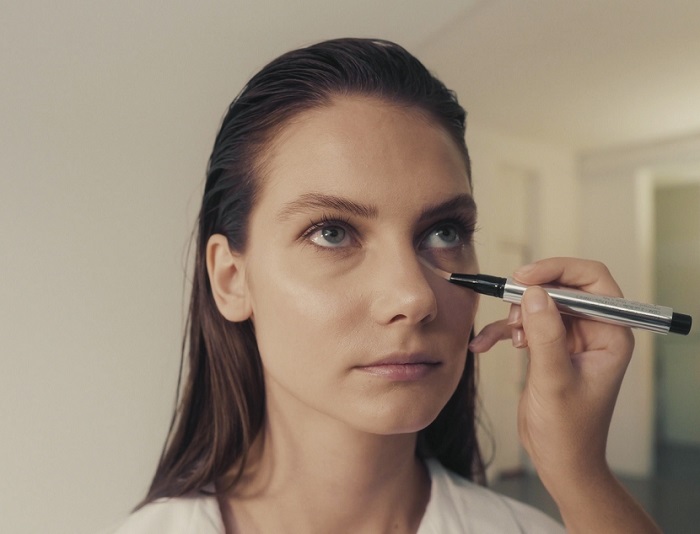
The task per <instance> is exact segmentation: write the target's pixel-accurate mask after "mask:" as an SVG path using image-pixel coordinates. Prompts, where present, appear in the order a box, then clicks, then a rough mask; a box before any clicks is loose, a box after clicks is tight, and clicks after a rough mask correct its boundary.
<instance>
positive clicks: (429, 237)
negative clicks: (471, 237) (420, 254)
mask: <svg viewBox="0 0 700 534" xmlns="http://www.w3.org/2000/svg"><path fill="white" fill-rule="evenodd" d="M468 234H469V232H468V231H467V230H466V229H464V228H462V226H461V225H459V224H455V223H440V224H439V225H437V226H434V227H433V228H431V229H430V230H429V231H428V233H427V234H426V235H425V237H424V238H423V240H422V241H421V243H420V248H421V249H430V248H455V247H459V246H461V245H463V244H464V242H465V239H466V237H467V236H468Z"/></svg>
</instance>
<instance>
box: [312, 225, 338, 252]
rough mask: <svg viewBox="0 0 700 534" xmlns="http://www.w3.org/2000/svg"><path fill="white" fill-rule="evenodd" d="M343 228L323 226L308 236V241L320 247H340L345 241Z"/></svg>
mask: <svg viewBox="0 0 700 534" xmlns="http://www.w3.org/2000/svg"><path fill="white" fill-rule="evenodd" d="M346 234H347V232H346V231H345V228H343V227H341V226H331V225H329V226H324V227H322V228H319V229H317V230H316V231H314V232H312V233H311V235H309V240H311V242H312V243H315V244H316V245H318V246H320V247H341V246H343V245H344V244H345V243H344V241H345V240H346Z"/></svg>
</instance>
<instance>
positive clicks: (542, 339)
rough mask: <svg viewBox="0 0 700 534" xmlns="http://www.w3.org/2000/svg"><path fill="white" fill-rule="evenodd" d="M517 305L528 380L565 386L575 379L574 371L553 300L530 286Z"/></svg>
mask: <svg viewBox="0 0 700 534" xmlns="http://www.w3.org/2000/svg"><path fill="white" fill-rule="evenodd" d="M521 307H522V321H523V329H524V331H525V333H526V335H527V344H528V346H529V348H530V378H531V380H533V381H536V382H538V383H540V385H544V384H548V385H550V386H553V387H555V388H559V387H566V386H567V385H568V384H570V383H571V381H572V380H574V379H575V371H574V368H573V365H572V362H571V357H570V355H569V351H568V350H567V346H566V328H565V327H564V323H563V322H562V319H561V315H560V314H559V310H557V307H556V305H555V303H554V301H553V300H552V299H551V298H550V297H549V295H547V293H546V292H545V291H544V290H543V289H542V288H541V287H531V288H529V289H527V290H526V291H525V294H524V295H523V300H522V303H521Z"/></svg>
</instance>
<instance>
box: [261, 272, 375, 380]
mask: <svg viewBox="0 0 700 534" xmlns="http://www.w3.org/2000/svg"><path fill="white" fill-rule="evenodd" d="M255 272H261V271H260V270H256V271H255ZM249 290H250V292H251V296H252V300H253V323H254V325H255V329H256V337H257V339H258V345H259V349H260V354H261V357H262V358H263V363H264V364H268V366H269V365H283V366H284V367H285V368H292V367H296V368H299V364H300V363H301V362H302V361H306V362H310V363H318V362H320V361H323V359H325V358H328V357H330V356H332V355H333V354H334V353H337V352H338V349H339V348H341V347H342V346H343V345H348V344H350V343H351V341H350V340H349V339H348V332H352V331H353V330H355V328H354V327H355V326H356V325H357V323H358V322H360V321H362V317H363V314H362V313H360V312H359V310H358V306H357V305H356V301H357V298H356V296H354V295H353V292H352V290H351V289H348V286H347V285H343V284H340V283H337V284H336V283H333V280H332V279H329V278H324V277H316V276H312V275H311V273H308V272H304V270H296V269H288V270H286V271H285V272H284V273H282V272H280V271H279V270H278V271H276V272H271V270H270V269H268V270H267V274H266V275H264V276H260V277H259V278H254V279H252V280H250V281H249ZM354 303H355V304H354Z"/></svg>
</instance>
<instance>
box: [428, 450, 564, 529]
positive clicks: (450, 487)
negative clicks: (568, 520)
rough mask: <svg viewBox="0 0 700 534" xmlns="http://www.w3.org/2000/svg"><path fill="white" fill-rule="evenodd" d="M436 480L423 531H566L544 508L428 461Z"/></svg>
mask: <svg viewBox="0 0 700 534" xmlns="http://www.w3.org/2000/svg"><path fill="white" fill-rule="evenodd" d="M427 465H428V469H429V471H430V477H431V480H432V485H431V494H430V502H429V503H428V507H427V508H426V511H425V515H424V517H423V522H422V523H421V527H420V530H419V531H418V532H419V534H433V533H435V534H437V533H439V532H517V533H521V532H526V533H543V534H545V533H546V534H549V533H557V534H560V533H563V532H564V527H563V526H562V525H560V524H559V523H558V522H556V521H555V520H554V519H552V518H551V517H549V516H547V515H546V514H544V513H543V512H541V511H539V510H537V509H535V508H533V507H531V506H528V505H526V504H523V503H521V502H518V501H515V500H513V499H510V498H508V497H505V496H503V495H500V494H498V493H496V492H494V491H491V490H489V489H487V488H484V487H482V486H479V485H477V484H474V483H473V482H470V481H469V480H466V479H464V478H462V477H460V476H458V475H456V474H454V473H452V472H450V471H448V470H447V469H445V468H444V467H443V466H442V465H440V463H439V462H437V461H436V460H429V461H428V462H427Z"/></svg>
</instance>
